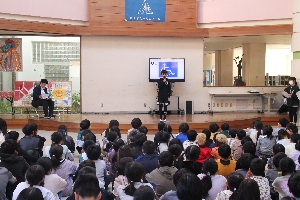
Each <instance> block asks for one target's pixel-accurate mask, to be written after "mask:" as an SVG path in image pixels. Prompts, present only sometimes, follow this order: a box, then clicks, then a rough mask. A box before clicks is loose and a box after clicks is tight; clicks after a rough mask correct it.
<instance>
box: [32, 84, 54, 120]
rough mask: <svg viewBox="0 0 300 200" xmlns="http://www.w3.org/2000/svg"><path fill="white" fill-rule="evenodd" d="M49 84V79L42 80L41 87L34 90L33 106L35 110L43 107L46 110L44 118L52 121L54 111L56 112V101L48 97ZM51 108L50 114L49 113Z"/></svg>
mask: <svg viewBox="0 0 300 200" xmlns="http://www.w3.org/2000/svg"><path fill="white" fill-rule="evenodd" d="M47 84H48V81H47V79H41V82H40V85H38V86H36V87H35V88H34V89H33V100H32V102H31V105H32V106H33V107H35V108H38V107H39V106H43V110H44V114H45V116H44V118H46V119H50V118H54V115H53V110H54V101H52V99H51V98H50V97H49V96H48V95H47V94H48V91H47V88H46V85H47ZM48 107H49V112H48Z"/></svg>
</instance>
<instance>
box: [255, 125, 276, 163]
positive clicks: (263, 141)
mask: <svg viewBox="0 0 300 200" xmlns="http://www.w3.org/2000/svg"><path fill="white" fill-rule="evenodd" d="M272 132H273V128H272V127H271V126H270V125H265V126H263V128H262V135H260V136H259V138H258V141H257V146H256V150H258V152H259V157H260V158H263V159H268V158H271V157H272V151H273V146H274V145H275V144H276V138H275V137H274V136H273V135H272Z"/></svg>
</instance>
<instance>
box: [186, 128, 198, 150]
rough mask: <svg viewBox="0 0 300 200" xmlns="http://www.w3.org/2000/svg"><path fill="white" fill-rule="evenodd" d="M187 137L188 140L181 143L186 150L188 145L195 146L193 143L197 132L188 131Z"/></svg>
mask: <svg viewBox="0 0 300 200" xmlns="http://www.w3.org/2000/svg"><path fill="white" fill-rule="evenodd" d="M187 137H188V140H186V141H184V143H183V148H184V149H186V148H187V147H188V146H190V145H197V143H196V142H195V140H196V137H197V132H196V131H195V130H189V131H188V132H187Z"/></svg>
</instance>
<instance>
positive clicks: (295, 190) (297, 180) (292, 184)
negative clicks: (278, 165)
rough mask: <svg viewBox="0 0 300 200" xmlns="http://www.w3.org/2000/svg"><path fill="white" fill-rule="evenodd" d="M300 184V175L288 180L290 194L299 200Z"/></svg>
mask: <svg viewBox="0 0 300 200" xmlns="http://www.w3.org/2000/svg"><path fill="white" fill-rule="evenodd" d="M299 184H300V173H294V174H292V175H291V176H290V178H289V180H288V187H289V190H290V192H291V193H292V194H293V196H294V197H295V198H297V199H299V198H300V190H299Z"/></svg>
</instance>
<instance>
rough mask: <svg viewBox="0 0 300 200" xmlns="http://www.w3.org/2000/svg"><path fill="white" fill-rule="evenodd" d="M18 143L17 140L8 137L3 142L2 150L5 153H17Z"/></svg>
mask: <svg viewBox="0 0 300 200" xmlns="http://www.w3.org/2000/svg"><path fill="white" fill-rule="evenodd" d="M17 150H18V144H17V142H16V141H15V140H12V139H7V140H5V141H4V142H3V143H2V144H1V152H2V153H5V154H17Z"/></svg>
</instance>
